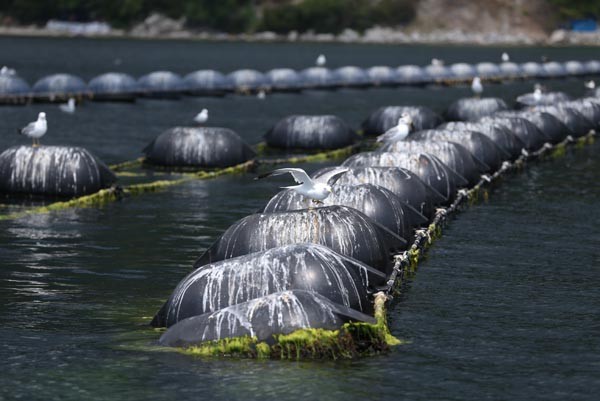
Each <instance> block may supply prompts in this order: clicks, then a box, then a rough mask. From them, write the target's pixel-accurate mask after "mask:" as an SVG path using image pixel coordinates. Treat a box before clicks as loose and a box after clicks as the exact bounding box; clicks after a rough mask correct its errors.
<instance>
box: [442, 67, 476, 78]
mask: <svg viewBox="0 0 600 401" xmlns="http://www.w3.org/2000/svg"><path fill="white" fill-rule="evenodd" d="M449 68H450V72H451V73H452V76H453V78H456V79H461V80H465V81H467V80H471V79H473V78H474V77H475V76H477V70H476V69H475V67H473V66H472V65H471V64H467V63H455V64H452V65H451V66H450V67H449Z"/></svg>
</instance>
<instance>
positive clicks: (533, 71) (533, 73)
mask: <svg viewBox="0 0 600 401" xmlns="http://www.w3.org/2000/svg"><path fill="white" fill-rule="evenodd" d="M521 70H522V71H523V75H524V77H526V78H541V77H543V76H544V75H545V71H544V68H543V67H542V65H541V64H540V63H535V62H533V61H530V62H528V63H523V64H521Z"/></svg>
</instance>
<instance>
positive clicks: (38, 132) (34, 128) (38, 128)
mask: <svg viewBox="0 0 600 401" xmlns="http://www.w3.org/2000/svg"><path fill="white" fill-rule="evenodd" d="M47 130H48V124H47V122H46V113H44V112H43V111H42V112H41V113H40V114H38V118H37V120H36V121H34V122H32V123H29V124H27V125H26V126H25V127H23V128H21V129H20V130H18V132H19V134H21V135H24V136H26V137H27V138H31V139H32V140H33V145H32V146H33V147H34V148H37V147H38V146H40V138H41V137H43V136H44V135H45V134H46V131H47Z"/></svg>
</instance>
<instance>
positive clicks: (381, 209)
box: [263, 184, 427, 239]
mask: <svg viewBox="0 0 600 401" xmlns="http://www.w3.org/2000/svg"><path fill="white" fill-rule="evenodd" d="M332 190H333V192H332V193H331V195H329V196H328V197H327V198H326V199H325V200H324V201H323V204H324V206H334V205H340V206H348V207H352V208H354V209H356V210H359V211H361V212H363V213H364V214H365V215H367V216H369V217H370V218H372V219H373V220H374V221H376V222H377V223H379V224H381V225H382V226H384V227H386V228H387V229H388V230H390V231H392V232H394V233H396V234H398V235H399V236H401V237H402V238H404V239H409V238H411V234H412V229H413V228H414V227H417V226H420V225H422V224H424V223H426V222H427V218H426V217H425V216H423V215H422V214H421V213H420V212H418V211H417V210H416V209H414V208H413V207H412V206H410V205H408V204H407V203H405V202H402V201H401V200H400V198H398V196H396V195H395V194H394V193H393V192H391V191H390V190H388V189H386V188H384V187H381V186H377V185H373V184H361V185H342V184H336V185H333V188H332ZM309 202H310V200H307V199H306V198H304V197H303V196H302V195H300V194H298V193H297V192H296V191H292V190H284V191H281V192H279V193H277V194H275V196H273V197H272V198H271V199H270V200H269V202H268V203H267V205H266V206H265V208H264V210H263V212H265V213H273V212H284V211H288V210H300V209H305V208H306V207H307V205H308V204H309Z"/></svg>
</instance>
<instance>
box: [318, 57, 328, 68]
mask: <svg viewBox="0 0 600 401" xmlns="http://www.w3.org/2000/svg"><path fill="white" fill-rule="evenodd" d="M315 63H316V64H317V66H318V67H323V66H324V65H325V64H326V63H327V59H326V58H325V55H324V54H319V57H317V61H316V62H315Z"/></svg>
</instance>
